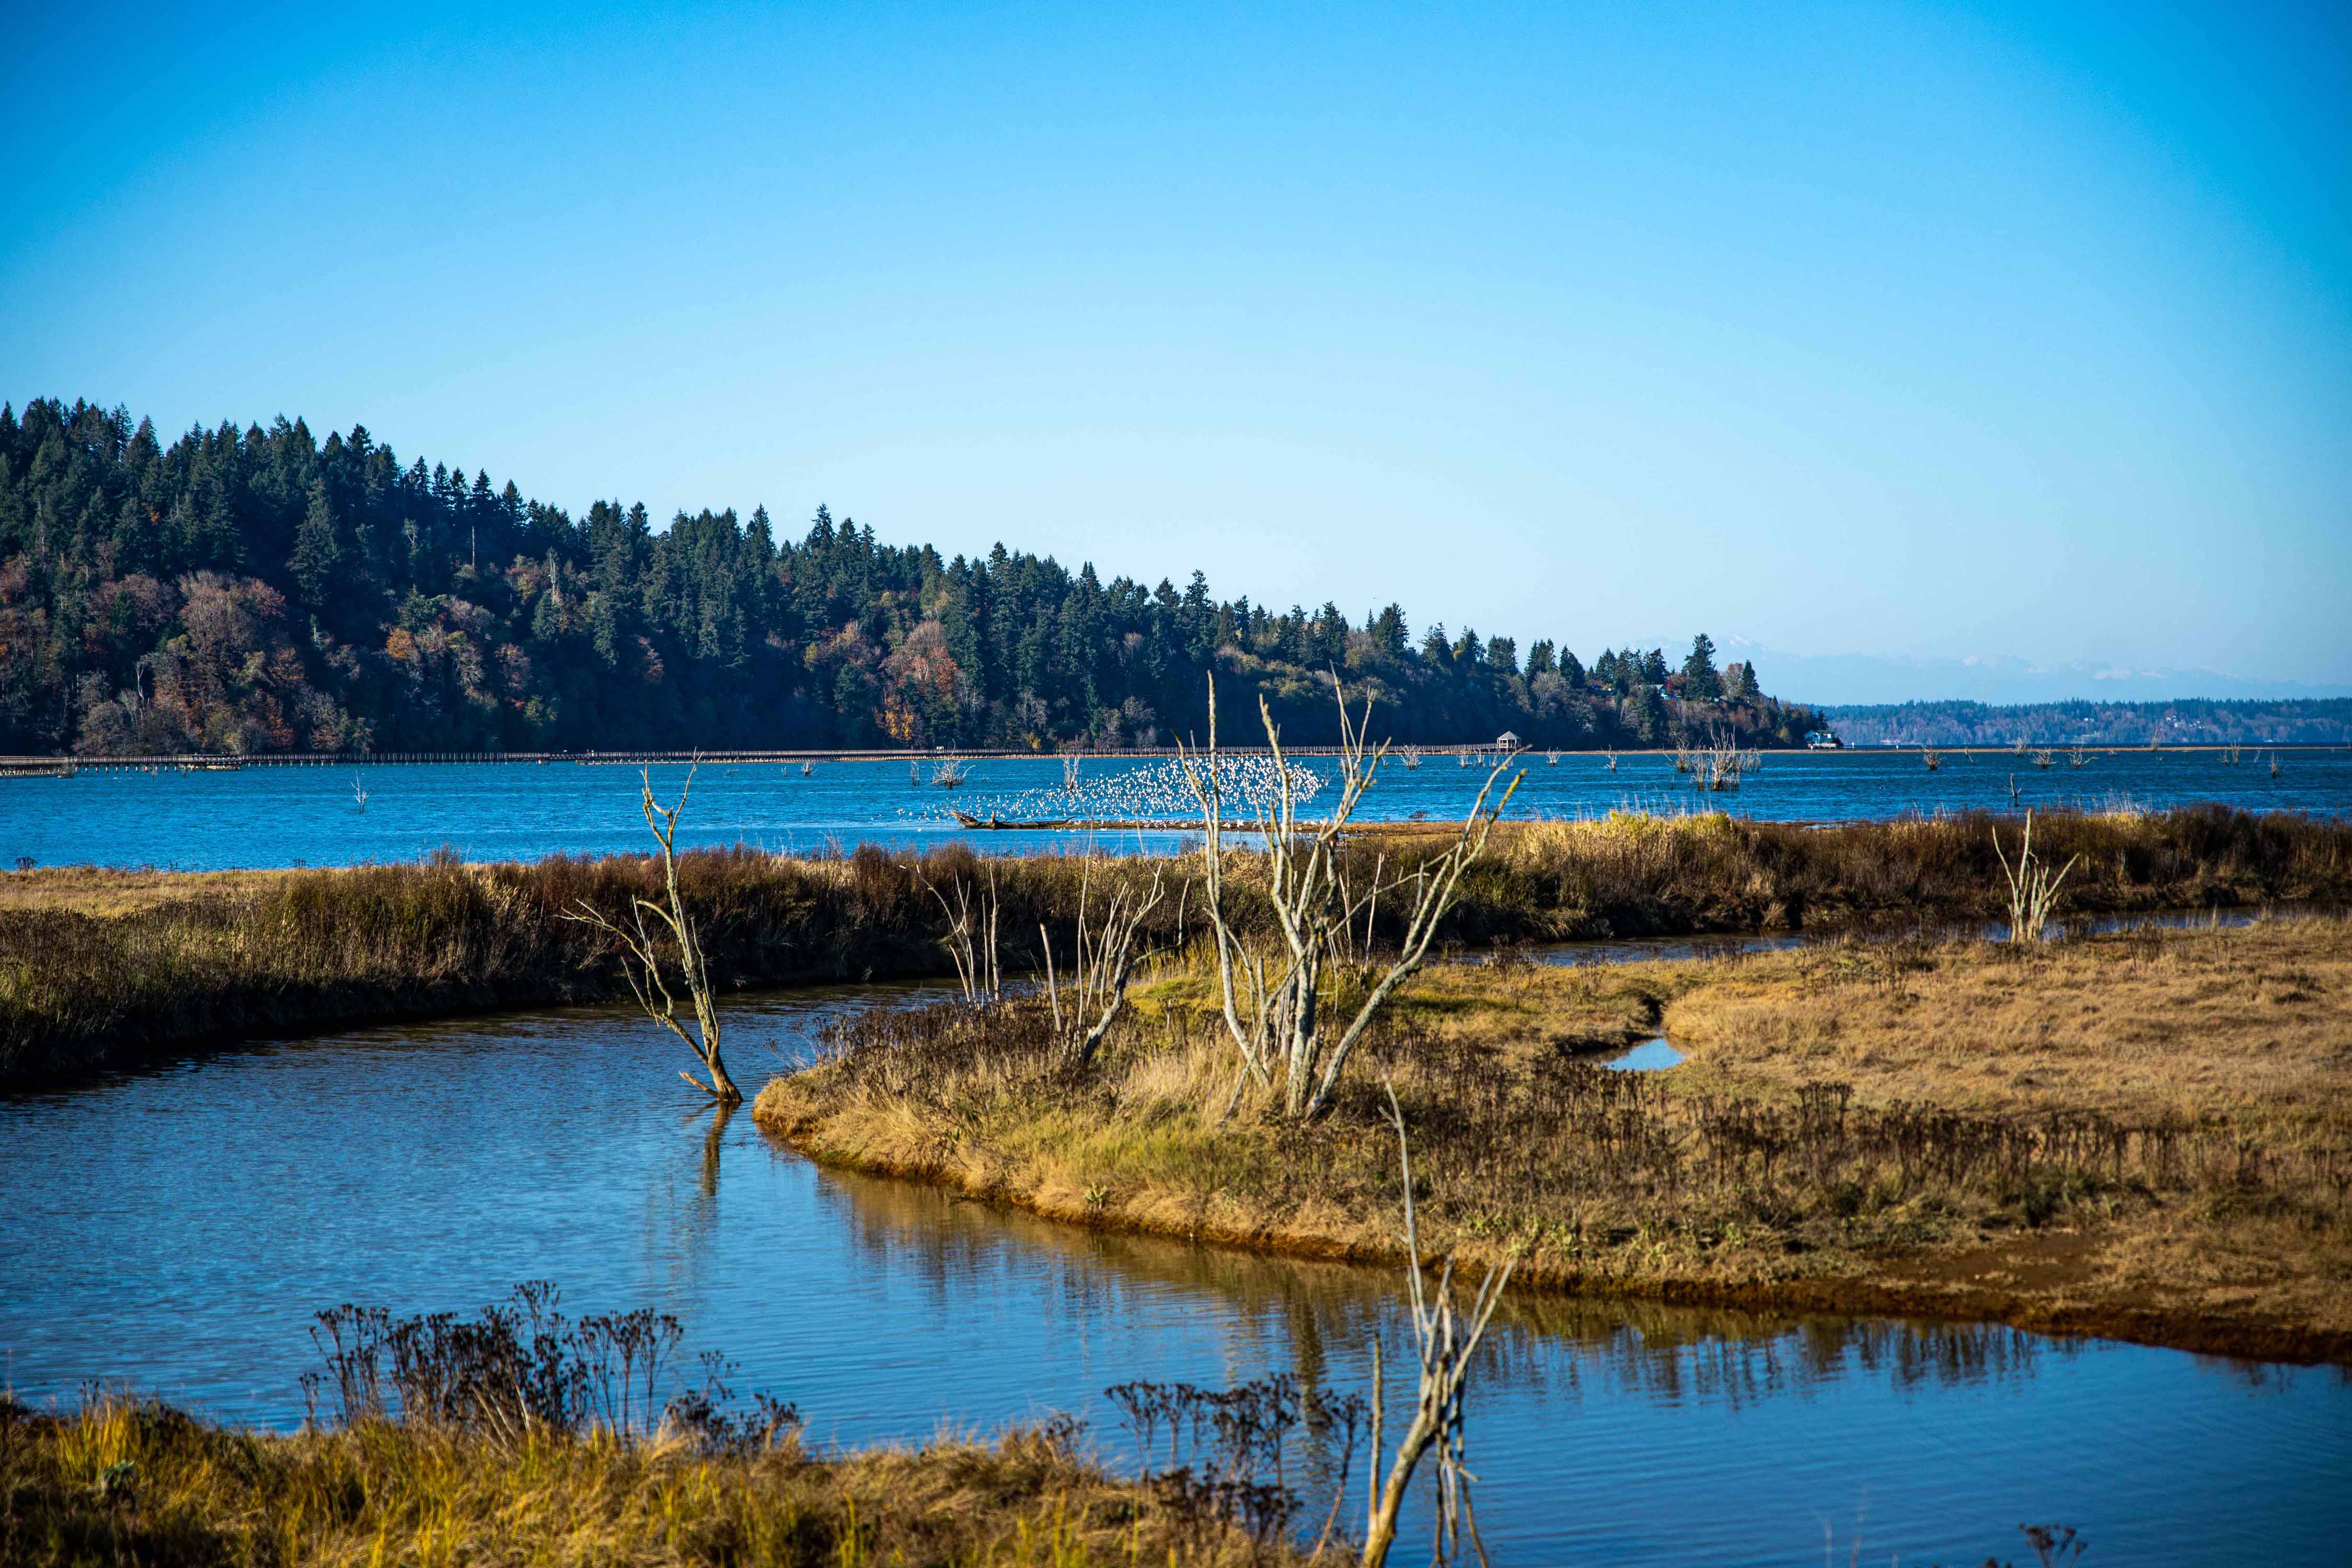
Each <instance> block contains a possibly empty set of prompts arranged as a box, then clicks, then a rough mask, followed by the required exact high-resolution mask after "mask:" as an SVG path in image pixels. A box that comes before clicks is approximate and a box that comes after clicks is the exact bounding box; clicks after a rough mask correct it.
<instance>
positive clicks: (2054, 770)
mask: <svg viewBox="0 0 2352 1568" xmlns="http://www.w3.org/2000/svg"><path fill="white" fill-rule="evenodd" d="M2278 756H2279V764H2280V771H2279V773H2278V776H2277V777H2275V778H2273V777H2272V776H2271V773H2270V770H2269V763H2268V753H2263V754H2262V755H2260V756H2257V755H2256V754H2254V753H2251V752H2250V753H2247V754H2245V755H2244V756H2243V757H2242V760H2241V761H2240V762H2238V763H2236V764H2234V765H2231V764H2230V763H2225V762H2224V761H2222V754H2221V753H2220V752H2189V751H2168V752H2146V751H2117V752H2093V753H2091V754H2090V757H2089V760H2088V761H2087V762H2086V763H2084V765H2083V766H2080V767H2076V766H2073V765H2071V764H2070V763H2068V761H2067V760H2066V756H2065V753H2063V752H2060V753H2057V755H2056V758H2055V761H2054V765H2053V766H2052V767H2050V768H2038V767H2036V766H2034V765H2033V763H2032V760H2031V759H2030V758H2021V757H2018V756H2014V755H2011V754H2010V753H2008V752H1999V753H1992V752H1978V753H1974V754H1962V753H1958V752H1953V753H1948V754H1947V756H1946V759H1945V761H1944V763H1943V765H1942V767H1941V768H1939V769H1937V770H1936V771H1933V772H1930V771H1929V770H1928V769H1927V768H1926V767H1924V766H1922V765H1921V763H1920V760H1919V757H1918V755H1917V754H1916V752H1860V751H1857V752H1796V753H1781V752H1771V753H1767V754H1766V756H1765V758H1764V765H1763V771H1762V772H1761V773H1758V774H1756V775H1754V776H1752V777H1750V778H1749V779H1748V781H1747V782H1746V783H1745V784H1744V785H1743V786H1742V787H1741V788H1740V789H1738V790H1737V791H1733V792H1727V793H1723V794H1702V793H1700V792H1697V791H1696V790H1693V789H1692V788H1690V787H1689V785H1688V784H1687V783H1686V781H1685V780H1684V779H1683V778H1682V777H1681V775H1678V774H1677V773H1675V771H1674V768H1673V766H1672V764H1671V762H1670V761H1669V760H1668V759H1667V758H1665V757H1664V756H1661V755H1659V754H1657V753H1654V752H1628V753H1625V754H1624V755H1622V756H1621V757H1620V758H1619V759H1618V763H1617V767H1616V770H1615V771H1614V772H1612V771H1611V770H1610V768H1609V767H1608V764H1607V763H1606V761H1605V760H1604V759H1603V758H1602V757H1601V756H1599V755H1596V754H1594V753H1591V752H1567V753H1563V754H1561V755H1560V757H1559V761H1558V762H1557V763H1549V762H1547V761H1546V759H1545V757H1544V756H1543V755H1541V754H1537V755H1534V756H1530V757H1527V758H1523V759H1522V760H1521V763H1519V766H1520V767H1521V768H1523V769H1524V771H1525V773H1526V779H1525V782H1524V783H1523V784H1521V785H1520V787H1519V791H1518V793H1517V795H1515V796H1514V797H1513V799H1512V801H1511V804H1510V815H1511V816H1514V817H1520V818H1537V817H1559V818H1573V817H1580V816H1597V815H1601V814H1605V813H1607V812H1609V811H1611V810H1612V809H1621V808H1634V809H1644V810H1653V811H1696V810H1723V811H1728V812H1731V813H1733V814H1735V815H1742V816H1752V817H1756V818H1759V819H1762V820H1777V821H1813V822H1832V821H1846V820H1855V819H1878V818H1886V817H1893V816H1903V815H1905V814H1906V813H1916V814H1929V813H1934V812H1938V811H1967V810H2006V809H2009V807H2010V802H2011V795H2010V786H2011V781H2012V779H2013V780H2014V782H2015V784H2016V786H2017V790H2018V799H2019V802H2020V804H2021V805H2025V806H2031V807H2036V808H2041V809H2051V808H2055V807H2061V806H2085V807H2090V808H2094V809H2100V808H2108V807H2115V806H2121V805H2137V806H2143V807H2163V806H2172V805H2188V804H2193V803H2198V802H2205V801H2219V802H2221V803H2223V804H2226V805H2232V806H2237V807H2242V808H2243V809H2247V810H2252V811H2301V812H2310V813H2314V814H2316V815H2322V816H2345V815H2347V814H2352V752H2347V751H2345V750H2342V749H2328V750H2318V749H2309V750H2303V751H2294V750H2283V751H2282V752H2279V753H2278ZM1301 765H1303V766H1305V767H1307V768H1309V769H1311V770H1317V771H1319V772H1320V773H1326V774H1328V772H1329V768H1330V764H1329V763H1328V762H1327V761H1318V760H1316V759H1311V758H1310V759H1307V761H1306V762H1305V763H1302V764H1301ZM1168 767H1169V764H1167V763H1154V762H1149V761H1143V760H1138V759H1107V758H1090V759H1087V760H1086V761H1085V762H1083V763H1081V764H1080V781H1081V785H1082V789H1083V791H1084V793H1083V794H1082V795H1080V796H1079V797H1077V798H1076V799H1075V800H1073V799H1071V798H1069V797H1066V796H1065V795H1062V794H1061V793H1060V789H1061V784H1062V779H1063V774H1062V766H1061V763H1060V762H1059V760H1058V759H1054V758H1039V759H1027V758H1015V759H986V760H982V761H978V762H974V763H971V764H970V775H971V776H970V779H969V781H968V782H967V783H966V784H964V785H963V786H962V787H961V788H960V789H957V790H954V791H949V790H945V789H942V788H940V787H938V786H936V785H934V784H929V783H923V784H914V783H910V782H909V778H908V765H907V763H903V762H835V761H826V762H821V763H818V764H817V765H816V767H815V768H814V771H813V772H811V773H807V774H805V775H804V774H803V773H802V772H801V771H800V769H799V767H798V766H797V765H791V766H784V765H778V764H775V763H718V764H709V765H706V766H705V767H703V768H702V770H701V771H700V773H698V775H697V777H696V779H695V783H694V793H693V798H692V802H691V804H690V805H688V810H687V813H686V816H685V818H684V826H683V837H684V840H685V841H687V842H690V843H694V844H737V843H741V844H751V845H755V846H758V847H763V848H767V849H771V850H779V851H798V852H807V851H822V850H824V849H827V848H830V847H842V848H849V847H856V845H858V844H860V843H869V842H870V843H878V844H884V845H889V846H908V845H911V846H926V845H932V844H938V843H941V842H945V841H947V840H949V839H953V838H968V839H970V840H971V841H972V842H973V843H974V844H975V845H976V846H977V847H982V848H983V849H988V850H995V851H1013V852H1026V851H1034V850H1037V849H1043V848H1056V847H1075V846H1077V845H1080V844H1084V843H1088V842H1091V843H1094V844H1097V845H1098V846H1100V847H1106V848H1111V849H1133V848H1136V847H1153V848H1166V847H1171V846H1173V845H1175V844H1177V843H1178V842H1180V841H1181V833H1182V826H1183V819H1184V816H1185V815H1186V813H1185V810H1184V807H1183V803H1182V801H1181V786H1177V785H1176V784H1174V783H1173V781H1172V779H1171V777H1170V775H1169V774H1168V772H1167V769H1168ZM923 771H924V774H925V776H926V777H928V776H929V771H930V764H929V762H928V761H926V762H925V763H924V764H923ZM653 774H654V780H655V784H656V787H657V789H659V790H660V791H661V793H662V794H663V795H665V797H667V796H668V795H671V794H673V793H674V792H675V791H676V789H677V785H678V784H680V783H682V782H683V781H684V779H685V776H686V769H685V768H684V767H683V766H662V767H656V769H654V770H653ZM1483 777H1484V773H1483V771H1482V770H1481V769H1478V768H1475V767H1474V768H1464V767H1458V766H1456V765H1455V764H1454V761H1453V760H1452V759H1451V758H1450V757H1444V756H1433V757H1430V758H1427V759H1425V760H1423V763H1422V765H1421V766H1420V767H1418V768H1407V767H1405V766H1403V765H1402V763H1399V762H1396V761H1393V760H1392V761H1391V763H1389V764H1388V765H1387V766H1386V767H1385V768H1384V769H1383V770H1382V771H1381V774H1380V776H1379V778H1378V780H1377V782H1376V783H1375V784H1374V786H1373V788H1372V790H1371V793H1370V795H1368V796H1367V797H1366V800H1365V805H1364V809H1363V813H1362V815H1363V816H1364V817H1365V818H1366V819H1377V820H1401V819H1405V818H1410V817H1412V816H1415V815H1417V814H1418V815H1423V816H1429V817H1431V818H1433V819H1441V820H1442V819H1447V818H1451V819H1455V820H1458V819H1459V818H1460V817H1461V816H1462V815H1463V814H1464V812H1465V810H1466V809H1467V807H1468V805H1469V804H1470V802H1471V800H1472V799H1473V798H1474V797H1475V795H1476V793H1477V788H1478V784H1479V783H1480V781H1481V780H1482V779H1483ZM355 781H356V783H357V784H359V785H360V786H361V787H362V788H363V789H364V790H365V791H366V793H367V800H366V804H365V806H364V808H362V806H361V805H360V803H359V801H358V798H357V795H355V793H354V790H353V784H354V782H355ZM637 787H638V779H637V772H636V770H635V768H630V767H622V766H611V765H602V766H590V765H583V764H580V763H547V764H545V765H538V764H531V763H502V764H490V765H470V766H468V765H425V766H375V767H366V768H356V769H331V768H279V767H255V768H247V769H244V770H241V771H236V772H216V773H215V772H197V773H117V772H109V771H86V772H83V773H79V775H77V776H75V777H72V778H0V867H5V866H8V865H14V864H16V863H17V862H18V861H19V860H20V859H29V860H31V861H32V862H34V863H36V864H37V865H44V866H55V865H72V864H84V863H87V864H92V865H101V866H115V867H142V866H152V867H155V868H173V869H184V870H215V869H223V868H250V867H284V866H296V865H309V866H342V865H352V864H355V863H359V862H362V861H385V860H407V859H415V858H418V857H420V856H423V855H427V854H430V853H432V852H434V851H435V850H437V849H442V848H449V849H454V850H455V851H457V853H458V854H459V855H461V856H462V857H464V858H467V859H470V860H513V859H536V858H540V857H541V856H545V855H551V854H591V855H593V854H609V853H613V852H615V851H635V850H641V849H644V848H646V847H647V845H648V842H649V841H648V839H647V837H646V828H645V823H644V820H643V819H642V817H641V816H639V815H638V810H637ZM1313 805H1314V803H1313V801H1312V800H1310V801H1309V802H1308V808H1309V809H1310V810H1311V809H1312V808H1313ZM957 809H960V810H962V811H964V812H965V813H967V814H969V815H973V816H987V815H989V814H990V813H991V812H993V813H994V814H995V815H996V816H999V817H1000V818H1003V819H1005V820H1021V821H1035V820H1042V819H1048V818H1060V817H1064V816H1080V817H1083V816H1089V815H1091V816H1095V817H1097V818H1108V819H1110V820H1115V821H1120V822H1127V821H1134V820H1139V819H1147V820H1156V821H1165V822H1167V823H1168V824H1169V828H1168V830H1167V831H1165V832H1157V831H1138V830H1135V829H1132V828H1099V829H1094V830H1079V831H1055V832H1026V831H1013V832H1003V831H999V832H975V831H972V830H971V829H967V828H965V827H963V826H961V825H959V824H958V823H957V822H956V820H955V819H954V817H953V816H951V815H950V812H951V810H957Z"/></svg>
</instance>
